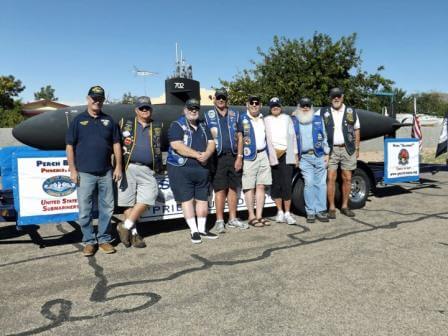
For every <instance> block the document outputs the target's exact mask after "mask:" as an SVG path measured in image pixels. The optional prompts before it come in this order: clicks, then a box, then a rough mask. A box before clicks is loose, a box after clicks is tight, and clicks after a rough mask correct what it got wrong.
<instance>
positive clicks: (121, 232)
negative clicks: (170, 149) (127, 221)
mask: <svg viewBox="0 0 448 336" xmlns="http://www.w3.org/2000/svg"><path fill="white" fill-rule="evenodd" d="M117 232H118V236H119V237H120V240H121V242H122V243H123V245H124V246H126V247H129V246H131V242H130V241H129V236H130V233H129V230H128V229H126V228H125V227H124V225H123V222H120V223H118V225H117Z"/></svg>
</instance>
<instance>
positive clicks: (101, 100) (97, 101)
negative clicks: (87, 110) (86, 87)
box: [90, 96, 105, 103]
mask: <svg viewBox="0 0 448 336" xmlns="http://www.w3.org/2000/svg"><path fill="white" fill-rule="evenodd" d="M90 98H92V100H93V102H94V103H103V102H104V100H105V98H104V97H92V96H90Z"/></svg>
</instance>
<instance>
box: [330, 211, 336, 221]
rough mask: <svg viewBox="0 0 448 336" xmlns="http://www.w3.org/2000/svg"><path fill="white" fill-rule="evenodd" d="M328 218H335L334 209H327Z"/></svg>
mask: <svg viewBox="0 0 448 336" xmlns="http://www.w3.org/2000/svg"><path fill="white" fill-rule="evenodd" d="M328 218H329V219H336V209H330V210H328Z"/></svg>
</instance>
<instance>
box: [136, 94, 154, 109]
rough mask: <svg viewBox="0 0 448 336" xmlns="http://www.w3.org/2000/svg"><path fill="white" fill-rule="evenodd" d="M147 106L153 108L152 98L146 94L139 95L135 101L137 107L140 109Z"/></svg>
mask: <svg viewBox="0 0 448 336" xmlns="http://www.w3.org/2000/svg"><path fill="white" fill-rule="evenodd" d="M145 106H146V107H149V108H150V109H151V110H152V104H151V99H150V98H149V97H146V96H141V97H138V98H137V100H136V101H135V107H136V108H138V109H139V108H142V107H145Z"/></svg>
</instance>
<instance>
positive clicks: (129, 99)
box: [121, 92, 137, 105]
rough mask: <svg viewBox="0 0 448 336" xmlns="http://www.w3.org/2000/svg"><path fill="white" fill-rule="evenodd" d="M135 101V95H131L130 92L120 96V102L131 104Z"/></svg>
mask: <svg viewBox="0 0 448 336" xmlns="http://www.w3.org/2000/svg"><path fill="white" fill-rule="evenodd" d="M136 101H137V96H133V95H132V94H131V93H130V92H127V93H125V94H123V98H121V103H122V104H130V105H133V104H135V102H136Z"/></svg>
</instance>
